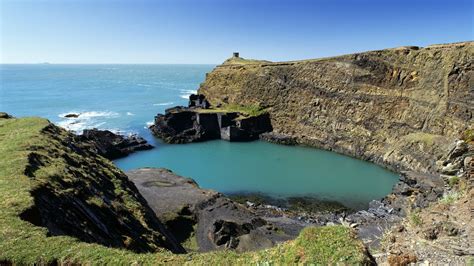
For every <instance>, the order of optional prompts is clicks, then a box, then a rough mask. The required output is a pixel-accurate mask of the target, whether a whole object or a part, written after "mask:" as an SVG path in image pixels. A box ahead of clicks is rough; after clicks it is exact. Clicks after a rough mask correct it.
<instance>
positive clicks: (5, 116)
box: [0, 112, 12, 119]
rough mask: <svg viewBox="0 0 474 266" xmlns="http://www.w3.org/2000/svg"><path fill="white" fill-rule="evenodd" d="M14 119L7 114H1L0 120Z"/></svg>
mask: <svg viewBox="0 0 474 266" xmlns="http://www.w3.org/2000/svg"><path fill="white" fill-rule="evenodd" d="M10 118H12V116H11V115H9V114H7V113H5V112H0V119H10Z"/></svg>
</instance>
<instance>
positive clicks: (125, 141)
mask: <svg viewBox="0 0 474 266" xmlns="http://www.w3.org/2000/svg"><path fill="white" fill-rule="evenodd" d="M79 138H80V139H81V140H82V141H88V142H90V143H91V144H92V146H93V148H94V149H95V150H96V152H97V153H98V154H100V155H102V156H104V157H105V158H107V159H111V160H113V159H117V158H121V157H125V156H127V155H129V154H130V153H132V152H135V151H141V150H149V149H152V148H153V146H152V145H150V144H148V143H147V142H146V140H145V139H143V138H142V137H139V136H136V135H131V136H127V137H126V136H122V135H118V134H114V133H112V132H110V131H108V130H99V129H86V130H84V131H83V133H82V135H79Z"/></svg>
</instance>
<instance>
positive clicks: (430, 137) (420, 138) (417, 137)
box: [403, 132, 439, 146]
mask: <svg viewBox="0 0 474 266" xmlns="http://www.w3.org/2000/svg"><path fill="white" fill-rule="evenodd" d="M438 137H439V135H434V134H429V133H424V132H416V133H410V134H408V135H406V136H404V137H403V138H404V139H405V140H407V141H409V142H420V143H424V144H426V145H428V146H432V145H433V144H434V143H435V142H436V139H437V138H438Z"/></svg>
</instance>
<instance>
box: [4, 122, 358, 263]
mask: <svg viewBox="0 0 474 266" xmlns="http://www.w3.org/2000/svg"><path fill="white" fill-rule="evenodd" d="M48 125H49V122H48V121H47V120H45V119H40V118H22V119H1V118H0V210H1V211H0V263H1V262H2V261H3V262H5V261H6V262H14V263H18V264H32V263H38V262H40V263H49V262H54V261H57V262H77V263H94V264H95V263H98V264H103V263H107V264H131V263H139V264H157V263H164V262H170V263H175V264H188V263H189V264H196V263H197V264H208V263H212V264H216V263H223V264H230V263H233V264H234V263H239V264H242V263H257V262H280V263H292V262H319V263H323V264H327V263H331V262H332V263H333V262H339V261H344V262H346V263H351V264H352V263H360V262H364V261H365V260H366V259H367V257H366V255H365V252H364V247H363V245H362V243H361V242H360V241H359V240H356V239H355V237H354V234H353V232H352V231H351V229H349V228H345V227H341V226H333V227H321V228H307V229H305V230H304V231H303V232H302V233H301V235H300V236H299V237H298V238H297V239H296V240H294V241H289V242H285V243H283V244H281V245H278V246H276V247H274V248H271V249H268V250H263V251H257V252H247V253H242V254H237V253H235V252H231V251H218V252H212V253H206V254H199V253H192V254H185V255H175V254H172V253H170V252H167V251H163V252H157V253H147V254H136V253H133V252H131V251H127V250H124V249H117V248H107V247H104V246H101V245H98V244H88V243H83V242H80V241H78V240H77V239H75V238H73V237H69V236H53V237H47V230H46V229H45V228H42V227H38V226H34V225H33V224H31V223H29V222H25V221H23V220H21V219H20V218H19V216H18V215H19V214H20V213H21V212H23V211H24V210H26V209H28V208H29V207H30V206H31V205H32V204H33V198H32V197H31V195H30V191H31V190H32V189H33V188H34V187H35V186H36V185H37V181H36V180H32V179H30V178H28V177H27V176H25V175H24V172H25V167H26V166H27V165H28V159H27V158H28V154H29V153H31V152H32V150H34V149H35V146H36V147H38V146H46V147H47V146H48V145H51V139H49V138H50V137H48V136H47V135H45V134H43V133H42V132H41V131H42V130H43V129H44V128H45V127H46V126H48ZM117 171H118V170H117ZM38 172H39V173H41V172H42V171H41V170H39V171H38ZM43 172H47V171H43ZM64 175H67V174H64ZM44 177H45V178H47V174H46V175H45V176H44ZM64 178H68V177H67V176H64ZM51 182H54V181H51Z"/></svg>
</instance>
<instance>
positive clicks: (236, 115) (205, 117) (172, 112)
mask: <svg viewBox="0 0 474 266" xmlns="http://www.w3.org/2000/svg"><path fill="white" fill-rule="evenodd" d="M257 111H261V110H257ZM150 130H151V132H152V133H153V134H154V135H155V136H157V137H159V138H161V139H163V140H164V141H165V142H167V143H190V142H198V141H206V140H213V139H223V140H227V141H250V140H255V139H258V138H259V136H260V134H262V133H264V132H269V131H272V126H271V123H270V117H269V114H268V113H267V112H265V111H261V112H259V113H258V114H249V113H248V112H246V110H244V111H241V110H239V109H238V108H223V107H222V106H217V107H216V108H212V107H211V105H210V104H209V103H208V101H207V100H206V99H205V96H204V95H194V94H193V95H191V96H190V98H189V105H188V107H182V106H176V107H173V108H169V109H166V111H165V114H158V115H157V116H156V117H155V122H154V124H153V125H152V126H150Z"/></svg>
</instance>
